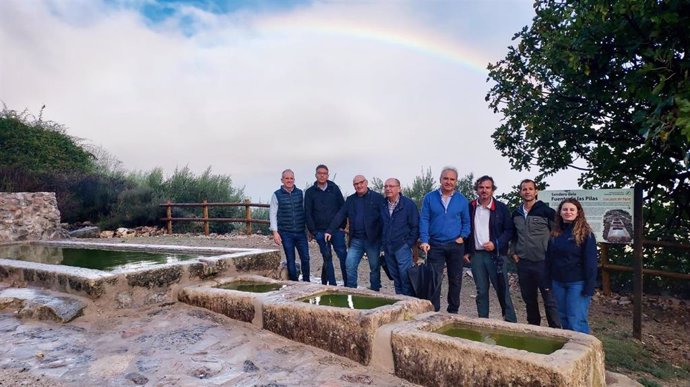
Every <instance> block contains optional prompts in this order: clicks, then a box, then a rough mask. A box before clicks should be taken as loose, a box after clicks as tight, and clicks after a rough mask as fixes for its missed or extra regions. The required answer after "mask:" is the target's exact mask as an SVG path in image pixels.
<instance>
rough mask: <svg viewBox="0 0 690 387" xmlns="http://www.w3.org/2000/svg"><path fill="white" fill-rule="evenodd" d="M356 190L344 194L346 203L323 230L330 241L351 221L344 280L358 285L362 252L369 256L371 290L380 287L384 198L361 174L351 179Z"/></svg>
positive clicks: (351, 285)
mask: <svg viewBox="0 0 690 387" xmlns="http://www.w3.org/2000/svg"><path fill="white" fill-rule="evenodd" d="M352 185H353V186H354V187H355V193H353V194H352V195H350V196H348V197H347V200H345V205H344V206H343V207H342V208H341V209H340V211H338V213H337V214H336V215H335V217H334V218H333V220H332V221H331V224H330V225H329V226H328V230H327V231H326V236H325V238H326V240H327V241H330V240H331V238H332V237H333V233H334V232H335V230H337V229H338V227H339V226H340V225H341V224H342V223H343V221H344V220H345V219H348V220H349V221H350V249H349V250H348V252H347V258H346V259H345V269H346V271H347V282H346V283H345V286H347V287H350V288H356V287H357V268H358V267H359V262H360V261H361V260H362V256H363V255H364V253H365V252H366V253H367V257H368V258H369V283H370V289H372V290H376V291H379V289H381V266H380V265H379V255H380V253H381V205H382V203H383V201H384V199H383V196H381V194H380V193H378V192H374V191H372V190H370V189H369V187H368V185H369V182H368V181H367V179H366V178H365V177H364V176H362V175H357V176H355V178H354V179H353V180H352Z"/></svg>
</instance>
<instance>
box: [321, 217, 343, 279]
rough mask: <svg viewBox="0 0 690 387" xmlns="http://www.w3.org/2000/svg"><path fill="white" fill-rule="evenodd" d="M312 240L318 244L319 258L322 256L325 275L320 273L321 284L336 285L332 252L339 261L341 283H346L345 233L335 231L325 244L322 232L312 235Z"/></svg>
mask: <svg viewBox="0 0 690 387" xmlns="http://www.w3.org/2000/svg"><path fill="white" fill-rule="evenodd" d="M314 239H316V243H318V244H319V250H321V256H323V267H324V269H325V270H324V271H325V274H326V275H323V271H322V273H321V283H322V284H323V285H326V283H328V284H329V285H336V281H335V267H334V266H333V251H332V250H331V247H333V250H335V254H336V255H337V256H338V260H340V270H341V271H342V272H343V283H347V271H346V270H345V259H346V258H347V247H345V232H343V231H340V230H338V231H335V232H333V234H331V240H330V241H329V242H326V239H325V238H324V232H323V231H317V232H316V234H314Z"/></svg>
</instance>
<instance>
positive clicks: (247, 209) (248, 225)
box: [160, 200, 270, 235]
mask: <svg viewBox="0 0 690 387" xmlns="http://www.w3.org/2000/svg"><path fill="white" fill-rule="evenodd" d="M160 207H165V218H161V220H162V221H164V222H166V225H167V228H166V230H167V233H168V234H172V226H173V222H201V223H203V224H204V234H205V235H208V234H209V231H208V228H209V227H208V224H209V222H224V223H244V224H245V232H246V233H247V235H249V234H251V233H252V224H253V223H256V224H269V223H270V222H269V221H268V220H267V219H253V218H252V207H256V208H269V207H270V205H269V204H261V203H251V202H250V201H249V200H245V201H244V202H242V203H208V202H207V201H206V200H204V202H203V203H171V202H169V201H168V202H167V203H164V204H161V205H160ZM173 207H201V217H191V218H173V216H172V209H173ZM209 207H244V218H209V217H208V208H209Z"/></svg>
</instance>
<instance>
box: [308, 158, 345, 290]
mask: <svg viewBox="0 0 690 387" xmlns="http://www.w3.org/2000/svg"><path fill="white" fill-rule="evenodd" d="M344 203H345V199H344V198H343V194H342V193H341V192H340V187H338V185H337V184H335V183H334V182H332V181H330V180H328V167H327V166H325V165H323V164H320V165H319V166H317V167H316V181H315V182H314V185H312V186H311V187H309V188H307V191H306V193H305V194H304V211H305V213H306V216H307V229H308V230H309V233H310V234H311V236H312V237H313V238H314V239H316V243H318V244H319V250H321V256H323V270H321V283H322V284H324V285H326V283H328V284H329V285H336V281H335V268H334V266H333V251H332V249H331V246H332V247H333V250H335V253H336V255H337V256H338V260H339V261H340V270H341V271H342V273H343V283H344V284H345V283H347V271H346V270H345V258H346V257H347V247H346V246H345V231H343V230H345V224H346V223H345V221H343V222H342V223H341V224H340V225H338V228H337V229H334V230H333V233H332V234H331V240H330V241H326V238H325V234H326V230H327V229H328V225H329V224H330V223H331V220H333V218H334V217H335V215H336V214H337V213H338V211H340V209H341V208H342V207H343V204H344Z"/></svg>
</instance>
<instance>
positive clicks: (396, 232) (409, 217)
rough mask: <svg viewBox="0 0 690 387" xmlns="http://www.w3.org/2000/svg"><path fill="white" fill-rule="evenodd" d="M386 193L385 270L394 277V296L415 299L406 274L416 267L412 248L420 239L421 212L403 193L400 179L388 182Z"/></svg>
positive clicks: (384, 214) (384, 188) (384, 229)
mask: <svg viewBox="0 0 690 387" xmlns="http://www.w3.org/2000/svg"><path fill="white" fill-rule="evenodd" d="M383 193H384V196H385V197H386V200H385V202H384V203H383V205H382V206H381V219H382V220H383V251H384V253H385V260H386V266H387V267H388V271H389V273H390V275H391V277H393V286H394V287H395V294H404V295H406V296H412V295H413V294H412V293H413V292H412V283H411V282H410V277H408V275H407V270H408V269H409V268H410V267H412V265H413V263H412V247H413V246H414V245H415V244H416V243H417V238H418V236H419V210H417V205H416V204H415V203H414V202H413V201H412V200H410V199H408V198H406V197H405V196H403V195H402V194H401V193H400V180H398V179H395V178H390V179H388V180H386V182H385V183H384V186H383Z"/></svg>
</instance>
